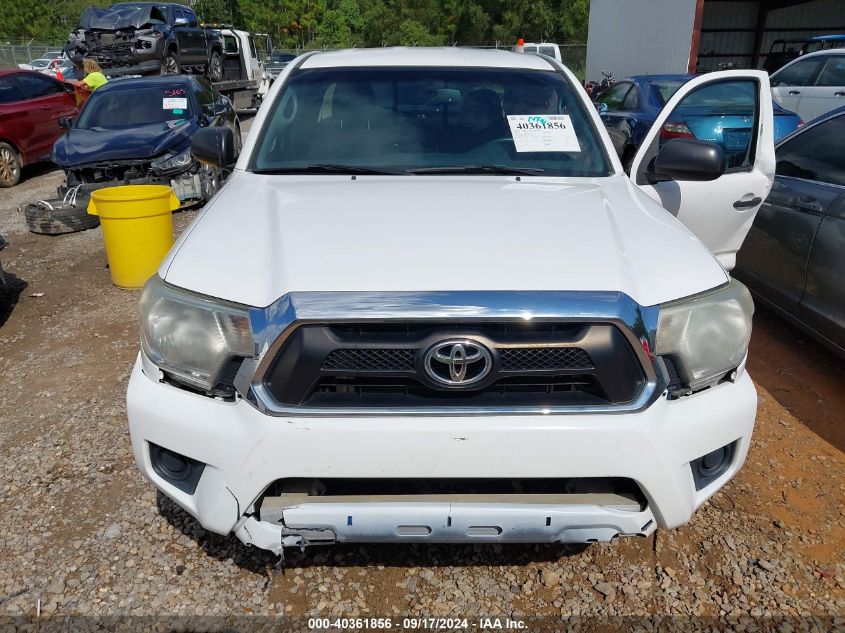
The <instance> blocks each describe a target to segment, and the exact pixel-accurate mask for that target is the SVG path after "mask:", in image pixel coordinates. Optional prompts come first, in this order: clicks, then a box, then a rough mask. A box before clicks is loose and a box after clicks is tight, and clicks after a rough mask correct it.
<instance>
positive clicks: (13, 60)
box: [0, 40, 65, 69]
mask: <svg viewBox="0 0 845 633" xmlns="http://www.w3.org/2000/svg"><path fill="white" fill-rule="evenodd" d="M64 45H65V42H63V41H58V42H47V41H42V40H2V41H0V69H5V68H16V67H17V66H18V64H28V63H29V62H30V60H33V59H38V58H39V57H41V56H42V55H45V54H47V53H51V52H56V51H61V50H62V48H63V47H64Z"/></svg>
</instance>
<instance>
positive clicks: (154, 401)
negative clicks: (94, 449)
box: [127, 356, 757, 552]
mask: <svg viewBox="0 0 845 633" xmlns="http://www.w3.org/2000/svg"><path fill="white" fill-rule="evenodd" d="M147 367H148V370H147V371H149V372H150V373H151V374H152V373H153V372H154V369H152V368H150V366H149V365H147ZM756 403H757V396H756V392H755V389H754V386H753V384H752V382H751V379H750V378H749V376H748V374H747V373H745V372H741V375H740V377H739V378H738V379H737V381H736V382H735V383H725V384H721V385H719V386H717V387H713V388H711V389H708V390H706V391H703V392H700V393H698V394H695V395H692V396H687V397H684V398H681V399H678V400H673V401H669V400H667V399H665V398H660V399H658V400H657V401H656V402H655V403H654V404H652V405H651V406H649V407H648V408H646V409H644V410H642V411H639V412H634V413H625V414H572V415H545V416H543V415H525V416H475V417H469V416H461V417H421V416H416V417H372V418H366V417H356V418H348V417H335V418H332V417H321V418H315V417H308V418H299V417H294V416H282V417H274V416H269V415H265V414H262V413H261V412H259V411H258V410H257V409H256V408H254V407H253V406H251V405H250V404H248V403H247V402H244V401H243V400H237V401H235V402H224V401H221V400H213V399H210V398H208V397H206V396H202V395H197V394H193V393H190V392H188V391H185V390H182V389H179V388H178V387H173V386H170V385H167V384H164V383H160V382H157V381H156V377H153V378H151V377H148V376H147V375H146V374H145V370H144V368H143V366H142V362H141V358H140V356H139V359H138V361H137V362H136V364H135V367H134V369H133V372H132V377H131V379H130V383H129V390H128V394H127V404H128V415H129V428H130V435H131V438H132V447H133V451H134V454H135V459H136V461H137V463H138V466H139V468H140V469H141V471H142V472H143V473H144V474H145V475H146V476H147V477H148V478H149V479H150V480H151V481H152V482H153V483H154V484H155V485H156V486H157V487H158V488H159V489H160V490H161V491H162V492H163V493H164V494H166V495H167V496H168V497H170V498H172V499H173V500H174V501H175V502H176V503H178V504H179V505H180V506H181V507H182V508H184V509H185V510H186V511H188V512H189V513H190V514H191V515H193V516H194V517H196V518H197V520H198V521H199V522H200V523H201V524H202V526H203V527H205V528H206V529H208V530H210V531H212V532H216V533H219V534H229V533H231V532H232V531H234V532H235V533H236V535H237V536H238V538H240V539H241V540H242V541H243V542H245V543H250V544H254V545H257V546H259V547H262V548H265V549H270V550H272V551H275V552H279V551H281V548H282V545H283V544H284V545H296V544H301V542H302V541H305V542H317V541H325V540H328V541H410V542H414V541H416V542H420V541H423V542H554V541H560V542H589V541H594V540H599V541H605V540H609V539H610V538H612V537H613V536H616V535H628V534H638V535H646V534H648V533H650V532H651V531H652V530H653V529H654V528H655V527H656V526H660V527H664V528H672V527H676V526H678V525H681V524H683V523H685V522H686V521H688V520H689V518H690V516H691V515H692V513H693V512H694V511H695V509H696V508H698V507H699V506H700V505H701V504H702V503H704V501H705V500H706V499H707V498H708V497H710V496H711V495H712V494H713V493H714V492H716V490H718V489H719V488H720V487H721V486H723V485H724V484H725V483H726V482H727V481H728V480H729V479H730V478H731V477H733V476H734V474H736V472H737V471H738V470H739V468H740V467H741V466H742V463H743V462H744V460H745V455H746V453H747V451H748V446H749V442H750V439H751V433H752V430H753V427H754V417H755V411H756ZM732 442H736V444H735V450H734V451H733V456H732V461H731V464H730V466H729V467H728V469H727V470H726V471H725V472H724V473H723V474H722V475H721V476H720V477H719V478H718V479H717V480H716V481H714V482H713V483H711V484H710V485H708V486H706V487H705V488H703V489H702V490H696V487H695V483H694V480H693V476H692V471H691V469H690V466H689V463H690V462H691V461H692V460H695V459H696V458H698V457H700V456H702V455H704V454H705V453H708V452H710V451H713V450H715V449H718V448H719V447H722V446H725V445H727V444H730V443H732ZM150 443H153V444H156V445H159V446H162V447H165V448H167V449H170V450H172V451H175V452H177V453H180V454H182V455H185V456H188V457H190V458H192V459H195V460H198V461H200V462H203V463H204V464H205V468H204V470H203V472H202V476H201V477H200V479H199V483H198V485H197V487H196V490H195V492H194V493H193V494H187V493H186V492H183V491H182V490H179V489H177V488H176V487H174V486H173V485H171V484H170V483H168V482H167V481H166V480H164V479H163V478H161V477H160V476H159V475H158V474H157V473H156V472H155V470H154V469H153V467H152V463H151V460H150V449H149V446H150ZM331 477H334V478H352V479H355V478H361V479H364V478H411V479H413V478H431V477H438V478H489V477H495V478H508V477H512V478H551V477H554V478H560V477H600V478H603V477H624V478H630V479H632V480H634V481H635V482H636V483H637V484H638V485H639V487H640V489H641V490H642V492H643V493H644V495H645V497H646V499H647V507H646V508H645V509H641V510H639V511H633V512H632V511H627V510H619V509H615V508H613V507H608V506H602V505H591V504H568V505H553V506H549V505H533V506H526V505H525V504H508V503H505V504H503V503H467V504H462V503H436V502H434V503H396V502H390V501H383V502H373V503H366V504H354V507H353V506H351V505H350V506H343V505H342V504H333V503H328V504H318V503H301V504H295V505H292V506H291V507H290V508H287V509H285V514H284V522H283V524H278V523H272V522H268V521H259V520H258V519H257V518H256V516H255V514H254V510H255V508H254V504H255V503H256V501H257V500H258V499H259V498H260V497H261V495H262V494H263V493H264V491H265V490H266V488H267V487H268V486H269V485H270V484H271V483H272V482H273V481H275V480H278V479H283V478H331ZM407 526H412V527H413V526H428V528H429V531H428V532H427V533H420V532H419V531H416V530H413V529H412V530H404V529H403V528H404V527H407ZM479 526H481V527H485V528H498V529H485V530H476V529H475V528H476V527H479Z"/></svg>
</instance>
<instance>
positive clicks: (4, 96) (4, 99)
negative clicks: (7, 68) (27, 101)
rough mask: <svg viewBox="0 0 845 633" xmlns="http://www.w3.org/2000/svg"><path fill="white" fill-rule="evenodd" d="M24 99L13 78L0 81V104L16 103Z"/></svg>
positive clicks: (4, 78)
mask: <svg viewBox="0 0 845 633" xmlns="http://www.w3.org/2000/svg"><path fill="white" fill-rule="evenodd" d="M22 99H23V95H21V93H20V90H18V87H17V85H16V84H15V82H14V81H12V78H11V77H3V78H1V79H0V103H14V102H15V101H20V100H22Z"/></svg>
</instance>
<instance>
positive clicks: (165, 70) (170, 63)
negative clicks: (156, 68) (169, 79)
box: [161, 51, 182, 75]
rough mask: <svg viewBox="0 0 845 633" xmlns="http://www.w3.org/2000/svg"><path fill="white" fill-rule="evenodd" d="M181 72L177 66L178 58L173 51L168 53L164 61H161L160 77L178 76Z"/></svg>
mask: <svg viewBox="0 0 845 633" xmlns="http://www.w3.org/2000/svg"><path fill="white" fill-rule="evenodd" d="M181 72H182V68H181V66H180V65H179V57H177V55H176V52H175V51H168V53H167V55H165V56H164V59H162V60H161V74H162V75H178V74H180V73H181Z"/></svg>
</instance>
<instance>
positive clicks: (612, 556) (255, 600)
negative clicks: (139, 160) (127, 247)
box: [0, 167, 845, 631]
mask: <svg viewBox="0 0 845 633" xmlns="http://www.w3.org/2000/svg"><path fill="white" fill-rule="evenodd" d="M27 176H28V178H27V180H26V181H25V182H23V183H22V184H21V185H19V186H18V187H16V188H14V189H12V190H4V191H2V193H0V233H2V234H3V235H4V236H5V237H6V238H7V239H8V240H9V242H10V246H9V247H8V248H7V249H6V250H5V251H3V252H2V253H0V257H2V261H3V266H4V268H5V269H6V270H7V271H8V272H9V273H11V274H12V275H14V276H15V279H14V284H15V285H14V289H13V292H11V293H7V294H6V296H5V297H4V298H3V299H2V300H0V504H2V508H3V513H2V515H0V630H3V628H4V627H3V623H4V617H5V618H7V619H6V625H7V627H8V629H9V630H12V629H15V628H26V627H29V628H30V629H31V630H39V627H40V630H45V631H46V630H50V629H49V628H48V627H49V626H50V624H51V623H53V624H56V623H58V622H60V621H61V618H62V617H64V616H69V615H74V616H86V617H87V618H89V619H87V620H77V621H76V623H75V624H74V625H73V626H71V627H70V628H68V629H63V630H75V629H77V628H79V627H81V626H82V625H83V623H87V624H92V623H99V624H101V625H102V626H110V627H111V628H117V629H123V628H129V626H130V623H134V624H139V623H144V625H145V626H147V625H152V624H153V623H159V624H161V623H162V622H165V623H167V626H172V627H175V628H178V629H180V630H208V629H214V630H222V627H223V626H224V618H230V619H231V618H235V617H248V616H259V615H265V616H266V615H272V616H288V618H289V619H287V620H284V621H283V624H282V626H281V628H280V629H279V630H300V629H305V628H307V620H306V619H303V618H305V617H307V616H314V615H320V616H334V615H336V616H344V617H355V616H392V617H393V618H394V622H395V623H398V622H401V617H402V616H404V615H426V616H440V615H442V616H461V617H469V618H470V621H469V624H470V628H473V622H474V620H475V619H476V618H477V616H479V615H486V616H499V617H505V616H508V617H516V618H520V617H528V616H536V615H543V616H548V617H557V618H560V617H569V618H570V619H569V620H567V624H566V628H572V627H574V626H575V625H579V624H580V625H584V626H585V627H587V628H590V627H591V626H593V625H596V626H598V623H600V622H602V621H604V620H605V619H606V618H610V617H618V618H622V619H618V620H616V621H615V624H612V625H609V628H605V629H599V630H617V629H619V628H626V627H629V626H630V627H633V626H634V624H636V623H639V622H640V619H641V618H644V617H646V616H650V617H651V618H652V619H651V620H650V621H649V622H648V623H645V624H643V625H642V626H644V627H645V628H642V629H637V630H651V629H653V628H658V625H659V626H662V627H663V628H666V627H667V626H669V625H676V626H677V627H678V630H685V629H688V628H692V627H693V626H696V627H698V626H701V627H703V626H710V625H713V624H714V623H715V622H716V620H712V619H708V618H735V620H731V622H733V624H732V625H731V626H732V627H733V629H734V630H749V631H753V630H767V629H776V630H779V631H790V630H802V629H804V630H818V631H827V630H834V629H837V628H838V629H839V630H845V618H843V617H842V616H843V615H845V560H844V559H843V552H845V503H843V501H845V478H843V473H845V458H843V452H842V451H843V449H845V433H843V429H842V424H841V423H842V421H843V415H842V411H843V410H845V390H843V385H845V368H843V364H842V362H841V361H840V360H838V359H836V358H835V357H834V356H832V355H831V354H829V353H827V352H826V351H825V350H823V349H821V348H820V347H819V346H817V345H816V344H815V343H813V342H812V341H809V340H807V339H806V338H805V337H804V336H802V335H801V334H799V333H798V332H797V331H796V330H794V329H793V328H791V326H788V325H786V324H784V323H783V322H781V321H780V320H778V319H777V318H776V317H774V316H772V315H771V314H769V313H767V312H765V311H763V310H759V311H758V315H757V317H755V320H756V323H755V334H754V340H753V341H752V347H751V358H750V361H749V367H750V371H751V373H752V376H753V377H754V378H755V379H756V381H757V386H758V392H759V395H760V406H759V412H758V420H757V423H758V426H757V429H756V431H755V434H754V440H753V442H752V447H751V452H750V455H749V458H748V462H747V463H746V466H745V468H744V469H743V470H742V472H741V473H740V475H739V476H738V477H737V478H736V479H735V480H734V481H733V482H731V483H730V484H729V485H728V486H726V487H725V488H724V489H723V491H721V492H720V493H719V494H717V495H716V496H715V497H714V498H713V500H712V501H711V502H710V503H708V504H706V506H705V507H704V508H702V509H701V510H700V511H699V512H698V513H697V514H696V515H695V516H694V518H693V520H692V521H691V522H690V523H689V524H688V525H686V526H684V527H682V528H680V529H678V530H674V531H668V532H667V531H658V532H657V533H656V534H655V535H654V536H653V537H651V538H648V539H623V540H616V541H615V542H613V543H608V544H597V545H592V546H588V547H580V546H579V547H574V546H508V547H500V546H462V547H453V546H426V547H424V546H410V547H398V546H385V545H378V546H374V545H370V546H366V547H353V546H338V547H334V548H331V549H315V550H311V551H308V552H306V553H305V554H299V553H297V554H295V555H291V556H289V559H288V561H287V565H286V568H285V569H283V570H282V571H279V572H276V571H274V570H273V565H274V562H275V561H274V559H273V557H272V556H271V555H269V554H268V553H266V552H263V551H261V550H258V549H254V548H247V547H245V546H243V545H242V544H241V543H240V542H239V541H237V539H235V538H234V537H221V536H217V535H214V534H209V533H206V532H205V531H204V530H203V529H201V528H200V526H199V525H198V524H197V523H196V522H195V521H194V520H193V519H192V518H191V517H190V516H188V515H187V514H185V513H184V512H183V511H182V510H180V509H179V508H177V507H176V506H175V505H174V504H173V503H171V502H170V501H169V500H167V499H166V498H164V497H162V496H161V495H158V494H157V493H156V491H155V489H154V488H153V487H152V486H151V485H150V484H148V483H147V482H146V481H145V480H143V479H142V477H141V475H140V474H139V473H138V471H137V470H136V467H135V464H134V462H133V459H132V455H131V451H130V446H129V437H128V433H127V427H126V414H125V406H124V404H125V403H124V396H125V389H126V384H127V380H128V374H129V368H130V366H131V363H132V360H133V358H134V357H135V354H136V353H137V348H138V343H137V338H138V335H137V324H136V315H135V309H136V303H137V300H138V294H137V292H132V291H124V290H119V289H117V288H115V287H113V286H112V285H111V283H110V281H109V276H108V271H107V269H106V268H105V256H104V253H103V249H102V243H101V235H100V230H99V229H95V230H91V231H87V232H84V233H77V234H73V235H67V236H62V237H58V238H50V237H45V236H37V235H32V234H29V233H27V232H26V228H25V225H24V222H23V217H22V215H21V214H20V213H18V212H16V210H15V207H16V206H17V205H19V204H21V203H22V202H23V201H26V200H30V199H37V198H39V197H45V196H47V195H50V192H51V190H52V189H53V188H54V187H55V186H56V185H57V184H58V183H59V182H60V180H61V175H60V174H59V173H57V172H51V171H49V169H47V168H44V167H42V168H40V169H38V170H30V172H29V173H28V174H27ZM195 214H196V213H195V212H192V211H189V212H182V213H179V214H176V215H175V216H174V218H175V224H176V227H177V232H178V231H181V230H183V229H184V228H185V226H186V225H187V223H188V222H189V221H190V220H191V219H192V218H193V217H194V216H195ZM41 293H43V296H34V295H36V294H38V295H40V294H41ZM39 604H40V607H39V606H38V605H39ZM39 608H40V616H38V615H37V613H36V611H37V609H39ZM115 616H119V617H125V618H127V619H124V620H120V621H109V620H102V618H104V617H105V618H108V617H115ZM140 616H149V619H146V620H145V619H143V618H141V617H140ZM164 616H167V617H175V616H184V617H185V618H187V619H184V620H161V619H154V618H155V617H159V618H160V617H164ZM196 616H210V619H206V620H198V619H195V618H196ZM573 616H577V618H576V619H572V618H573ZM133 618H134V619H133ZM578 618H580V619H578ZM661 618H662V620H661ZM109 622H111V624H109ZM259 623H260V621H259V620H249V621H247V620H243V619H242V620H237V621H234V624H232V622H231V621H230V622H229V626H230V629H227V630H231V628H240V629H243V630H248V629H250V628H252V627H253V626H256V625H257V624H259ZM475 624H476V627H477V626H478V623H477V622H475ZM535 624H536V625H537V627H538V628H542V629H544V630H545V629H555V628H557V629H560V630H562V629H563V625H561V624H557V625H556V624H554V623H553V622H552V620H545V621H543V622H537V623H535ZM722 624H725V621H722ZM722 624H720V625H719V628H722ZM394 626H395V627H396V625H394ZM637 626H640V624H637ZM725 626H727V625H725Z"/></svg>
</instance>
